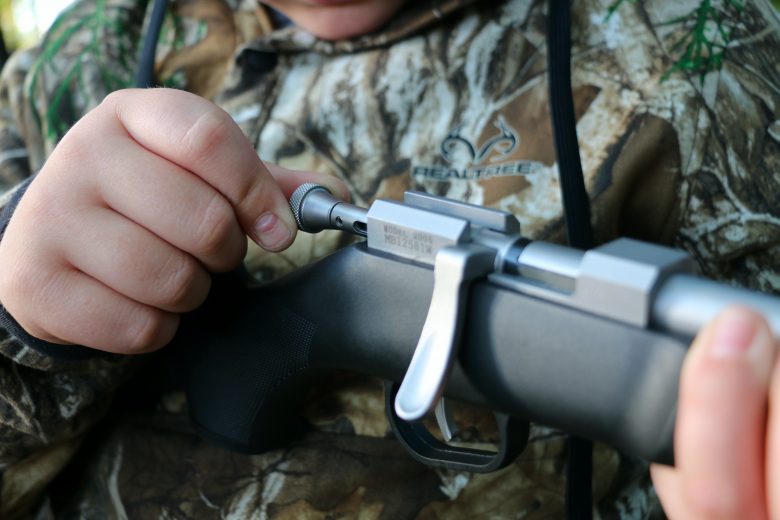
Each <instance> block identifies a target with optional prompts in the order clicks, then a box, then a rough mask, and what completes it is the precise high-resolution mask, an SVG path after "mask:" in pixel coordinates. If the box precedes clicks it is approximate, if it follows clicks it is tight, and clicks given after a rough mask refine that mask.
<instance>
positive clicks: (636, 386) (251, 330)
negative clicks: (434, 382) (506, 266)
mask: <svg viewBox="0 0 780 520" xmlns="http://www.w3.org/2000/svg"><path fill="white" fill-rule="evenodd" d="M432 288H433V272H432V270H430V269H429V268H426V267H424V266H420V265H417V264H412V263H409V262H403V261H399V260H397V259H391V258H389V257H386V256H384V255H381V254H376V253H372V252H369V251H368V250H367V249H366V247H365V245H364V244H359V245H355V246H351V247H348V248H345V249H342V250H340V251H338V252H336V253H334V254H333V255H331V256H329V257H327V258H325V259H323V260H321V261H319V262H317V263H315V264H312V265H310V266H308V267H306V268H303V269H301V270H299V271H296V272H295V273H294V274H293V275H290V276H287V277H285V278H282V279H281V280H279V281H278V282H276V283H274V284H273V285H272V286H269V287H265V288H262V289H253V290H251V291H246V292H245V293H244V294H243V295H242V296H241V297H238V298H237V297H236V296H235V295H233V296H231V297H230V298H229V299H230V303H224V302H222V303H217V304H216V306H217V307H218V312H219V313H221V318H220V319H219V320H218V321H219V324H218V325H212V324H213V323H214V321H215V320H214V319H213V318H210V320H209V321H210V323H211V324H210V325H209V326H208V328H207V329H203V330H201V331H197V332H194V334H197V336H198V337H197V341H195V342H192V343H193V344H192V346H190V347H189V348H188V350H187V353H186V356H185V357H186V359H187V360H188V362H187V372H188V385H187V392H188V398H189V402H190V410H191V414H192V418H193V420H194V422H195V424H196V425H197V426H198V427H199V428H200V429H201V431H202V432H203V433H204V435H206V436H207V437H210V438H211V439H214V440H217V441H220V442H222V443H223V444H225V445H227V446H228V447H230V448H232V449H238V450H241V451H247V452H259V451H263V450H266V449H269V448H272V447H276V446H279V445H281V444H284V443H285V442H287V441H289V440H290V438H291V435H292V431H293V430H294V429H297V428H299V427H300V426H301V425H300V422H299V421H298V419H297V417H298V416H297V413H298V410H299V409H298V403H299V401H300V398H301V396H303V395H304V394H305V393H306V392H307V391H309V390H310V388H311V383H310V381H311V380H312V379H313V378H314V377H315V376H316V375H317V374H318V373H319V372H321V371H322V370H324V369H330V368H338V369H347V370H352V371H358V372H362V373H366V374H371V375H374V376H378V377H381V378H383V379H386V380H393V381H400V380H401V379H402V378H403V375H404V373H405V371H406V368H407V366H408V364H409V361H410V360H411V357H412V354H413V352H414V348H415V346H416V342H417V339H418V337H419V335H420V332H421V330H422V326H423V323H424V321H425V317H426V314H427V308H428V305H429V303H430V300H431V293H432ZM193 330H195V329H193ZM191 334H193V332H191ZM686 350H687V344H686V343H683V342H681V341H680V340H677V339H675V338H672V337H669V336H665V335H662V334H659V333H656V332H653V331H649V330H643V329H639V328H635V327H631V326H627V325H624V324H620V323H616V322H613V321H610V320H606V319H603V318H599V317H596V316H592V315H589V314H586V313H583V312H580V311H576V310H573V309H569V308H566V307H562V306H558V305H553V304H551V303H548V302H544V301H542V300H539V299H536V298H533V297H529V296H525V295H522V294H519V293H515V292H513V291H510V290H508V289H505V288H501V287H498V286H495V285H493V284H491V283H489V282H488V281H481V282H477V283H476V284H474V286H473V287H472V289H471V295H470V298H469V302H468V309H467V313H466V322H465V330H464V341H463V345H462V346H461V348H460V355H459V362H458V363H456V364H455V367H454V370H453V373H452V376H451V378H450V381H449V384H448V386H447V389H446V392H445V394H446V395H448V396H450V397H454V398H457V399H461V400H463V401H467V402H470V403H472V404H476V405H482V406H486V407H489V408H490V409H492V410H495V411H502V412H507V413H510V414H513V415H516V416H519V417H521V418H524V419H528V420H532V421H536V422H539V423H542V424H545V425H549V426H554V427H557V428H561V429H563V430H565V431H568V432H571V433H575V434H578V435H581V436H584V437H588V438H591V439H594V440H598V441H602V442H606V443H608V444H610V445H612V446H614V447H616V448H618V449H621V450H623V451H625V452H627V453H629V454H632V455H636V456H639V457H642V458H645V459H649V460H652V461H657V462H671V460H672V432H673V428H674V417H675V413H676V402H677V386H678V379H679V371H680V366H681V364H682V359H683V357H684V355H685V352H686Z"/></svg>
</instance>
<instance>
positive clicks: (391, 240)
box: [384, 224, 433, 255]
mask: <svg viewBox="0 0 780 520" xmlns="http://www.w3.org/2000/svg"><path fill="white" fill-rule="evenodd" d="M384 242H385V244H387V245H388V246H392V247H398V248H401V249H405V250H407V251H411V252H413V253H421V254H424V255H432V254H433V237H432V236H431V235H429V234H428V233H423V232H421V231H410V230H408V229H406V228H403V227H400V226H394V225H393V224H385V225H384Z"/></svg>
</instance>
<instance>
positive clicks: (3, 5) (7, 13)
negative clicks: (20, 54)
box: [0, 0, 23, 50]
mask: <svg viewBox="0 0 780 520" xmlns="http://www.w3.org/2000/svg"><path fill="white" fill-rule="evenodd" d="M14 3H15V2H14V0H0V30H2V34H3V40H4V42H5V45H6V47H7V48H8V49H9V50H12V49H16V48H18V47H19V46H20V45H21V42H22V40H23V36H22V35H21V34H20V32H19V30H18V28H17V25H16V22H15V18H14Z"/></svg>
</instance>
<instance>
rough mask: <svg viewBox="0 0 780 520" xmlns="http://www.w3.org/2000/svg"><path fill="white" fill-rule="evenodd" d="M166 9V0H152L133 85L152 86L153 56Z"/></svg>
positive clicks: (140, 86)
mask: <svg viewBox="0 0 780 520" xmlns="http://www.w3.org/2000/svg"><path fill="white" fill-rule="evenodd" d="M167 9H168V0H154V6H153V7H152V15H151V16H150V18H149V27H148V28H147V29H146V35H145V36H144V46H143V48H142V50H141V57H140V59H139V62H138V69H137V71H138V72H137V74H136V78H135V86H136V87H138V88H147V87H153V86H154V58H155V51H156V50H157V41H158V40H159V39H160V31H161V30H162V24H163V21H164V20H165V11H166V10H167Z"/></svg>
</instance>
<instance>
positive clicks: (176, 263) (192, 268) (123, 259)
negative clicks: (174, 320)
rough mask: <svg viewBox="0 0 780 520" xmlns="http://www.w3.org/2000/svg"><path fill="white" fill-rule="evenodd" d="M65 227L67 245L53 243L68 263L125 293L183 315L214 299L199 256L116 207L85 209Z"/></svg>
mask: <svg viewBox="0 0 780 520" xmlns="http://www.w3.org/2000/svg"><path fill="white" fill-rule="evenodd" d="M59 225H60V226H62V227H63V230H64V231H66V232H65V233H61V234H59V235H56V236H57V239H56V240H60V241H63V242H64V243H61V244H51V245H52V246H53V247H55V248H57V249H59V250H60V251H62V255H63V257H64V260H65V261H66V262H67V263H68V264H70V265H71V266H73V267H74V268H76V269H77V270H79V271H82V272H84V273H85V274H87V275H89V276H90V277H92V278H94V279H96V280H97V281H99V282H101V283H102V284H104V285H106V286H108V287H110V288H111V289H113V290H114V291H116V292H118V293H119V294H122V295H124V296H127V297H128V298H130V299H132V300H135V301H137V302H140V303H143V304H146V305H150V306H152V307H156V308H158V309H161V310H165V311H169V312H178V313H181V312H187V311H191V310H193V309H194V308H196V307H197V306H199V305H200V304H201V303H203V301H204V300H205V299H206V296H207V295H208V292H209V287H210V285H211V278H210V277H209V275H208V273H206V271H205V270H204V269H203V268H202V267H201V265H200V264H199V263H198V262H197V261H196V260H195V259H194V258H192V257H191V256H189V255H188V254H186V253H184V252H182V251H180V250H178V249H176V248H175V247H173V246H171V245H170V244H168V243H167V242H165V241H164V240H162V239H161V238H159V237H157V236H156V235H154V234H152V233H150V232H149V231H148V230H146V229H144V228H143V227H141V226H139V225H138V224H136V223H135V222H132V221H130V220H128V219H126V218H125V217H123V216H121V215H119V214H117V213H115V212H114V211H112V210H110V209H107V208H102V207H91V208H85V209H82V210H80V211H78V212H73V213H70V214H67V215H66V216H64V217H63V219H61V221H60V223H59ZM94 244H100V247H92V246H93V245H94ZM139 251H142V252H143V254H139V253H138V252H139Z"/></svg>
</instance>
